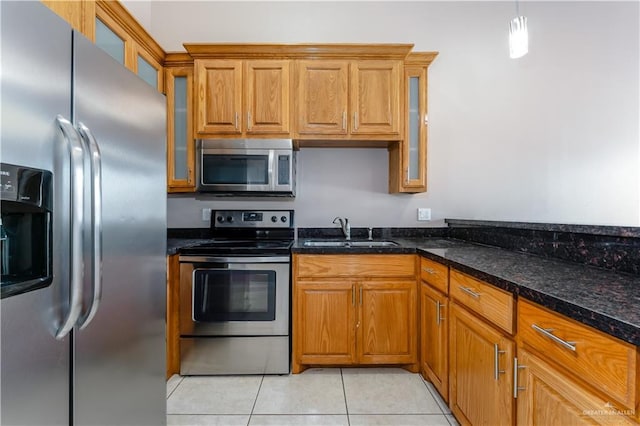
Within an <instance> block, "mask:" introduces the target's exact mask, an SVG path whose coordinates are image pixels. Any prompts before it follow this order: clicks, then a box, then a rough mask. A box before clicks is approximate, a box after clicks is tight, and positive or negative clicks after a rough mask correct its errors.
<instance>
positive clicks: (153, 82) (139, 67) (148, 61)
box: [133, 43, 164, 92]
mask: <svg viewBox="0 0 640 426" xmlns="http://www.w3.org/2000/svg"><path fill="white" fill-rule="evenodd" d="M133 52H134V56H135V59H134V61H133V67H134V68H133V71H134V72H135V73H136V74H137V75H138V76H139V77H140V78H141V79H142V80H144V81H145V82H147V84H149V85H150V86H151V87H153V88H155V89H156V90H158V91H159V92H162V89H163V87H164V84H163V81H162V78H163V73H162V65H161V64H159V63H158V62H157V61H156V60H155V59H153V58H152V57H151V55H150V54H149V53H147V51H145V50H144V49H143V48H142V47H141V46H139V45H138V44H137V43H134V44H133Z"/></svg>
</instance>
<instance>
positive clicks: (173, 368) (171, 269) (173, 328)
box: [166, 254, 180, 379]
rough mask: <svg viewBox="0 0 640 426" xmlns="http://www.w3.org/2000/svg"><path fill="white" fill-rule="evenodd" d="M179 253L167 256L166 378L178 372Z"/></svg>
mask: <svg viewBox="0 0 640 426" xmlns="http://www.w3.org/2000/svg"><path fill="white" fill-rule="evenodd" d="M179 257H180V255H178V254H174V255H171V256H169V257H167V330H166V333H167V335H166V339H167V379H168V378H169V377H171V376H172V375H174V374H179V373H180V262H179Z"/></svg>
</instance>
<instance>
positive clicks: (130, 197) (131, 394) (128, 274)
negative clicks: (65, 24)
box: [73, 34, 166, 426]
mask: <svg viewBox="0 0 640 426" xmlns="http://www.w3.org/2000/svg"><path fill="white" fill-rule="evenodd" d="M74 96H75V97H74V104H73V105H74V124H75V125H76V127H80V126H86V127H87V128H88V129H89V131H90V133H91V134H92V135H93V136H94V137H95V140H96V141H97V144H98V146H99V150H100V156H101V168H102V176H101V178H102V179H101V180H102V185H101V190H99V191H98V192H101V204H102V206H101V213H102V214H101V218H102V225H101V228H102V231H101V235H102V245H101V249H102V260H101V262H100V261H99V262H98V265H100V264H101V268H102V276H101V281H102V286H101V287H102V291H101V294H100V295H98V296H99V297H94V296H96V295H95V294H94V290H93V284H94V283H93V276H94V275H95V274H94V271H93V269H92V264H93V263H94V262H93V260H92V259H90V258H89V257H91V255H92V253H93V252H94V248H93V242H92V241H89V242H88V243H87V246H86V250H85V253H87V256H89V257H87V258H85V262H84V264H85V273H84V277H85V282H84V284H85V287H84V296H85V299H84V310H83V315H81V316H82V317H84V316H86V314H87V312H88V311H90V310H91V305H92V303H99V307H98V309H97V310H96V311H95V316H93V319H91V320H90V322H89V323H88V324H85V325H84V326H83V327H82V328H81V327H79V326H78V327H76V329H75V330H74V336H75V337H74V346H75V359H74V382H73V392H74V413H73V414H74V423H75V424H77V425H83V426H88V425H111V426H119V425H122V426H124V425H127V426H130V425H136V426H143V425H153V426H156V425H162V424H165V422H166V414H165V413H166V386H165V383H166V382H165V366H166V364H165V306H166V304H165V297H166V296H165V295H166V186H165V185H166V167H165V165H166V156H165V155H166V132H165V129H166V126H165V120H166V112H165V111H166V110H165V108H166V106H165V105H166V101H165V97H164V96H163V95H161V94H159V93H157V92H156V91H155V90H154V89H153V88H152V87H151V86H149V85H148V84H146V83H145V82H144V81H142V80H141V79H140V78H139V77H137V76H136V75H135V74H133V73H131V72H130V71H128V70H126V69H125V68H123V67H122V65H120V64H118V63H117V62H116V61H115V60H113V58H111V57H110V56H109V55H107V54H106V53H104V52H103V51H102V50H100V49H98V48H96V47H95V46H94V45H92V44H91V43H90V42H89V41H87V40H86V39H85V38H84V37H83V36H81V35H78V34H74ZM87 198H88V199H90V198H91V194H90V192H89V193H87ZM85 213H87V214H89V213H90V209H89V210H86V211H85ZM85 235H87V236H90V235H94V229H93V228H92V227H91V220H88V221H87V223H86V228H85ZM88 239H89V240H90V239H91V237H88ZM94 300H95V302H94Z"/></svg>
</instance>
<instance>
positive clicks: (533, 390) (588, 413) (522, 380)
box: [517, 348, 636, 426]
mask: <svg viewBox="0 0 640 426" xmlns="http://www.w3.org/2000/svg"><path fill="white" fill-rule="evenodd" d="M518 364H519V366H520V368H519V369H518V388H519V389H520V390H519V392H518V397H517V424H518V425H522V426H556V425H557V426H565V425H576V426H577V425H612V426H613V425H632V424H636V423H635V422H633V421H631V419H629V418H627V417H625V416H624V415H621V414H624V412H625V410H624V409H622V408H617V407H615V406H613V405H612V404H611V403H610V402H609V401H606V400H604V399H602V398H599V397H597V396H595V395H593V394H591V393H590V392H588V391H587V390H586V389H584V388H582V387H581V386H580V385H578V384H576V383H574V382H572V381H571V380H570V379H568V378H567V377H565V376H564V375H563V374H562V373H560V372H559V371H558V370H556V369H555V368H553V367H552V366H550V365H549V364H547V363H546V362H544V361H542V360H541V359H540V358H538V357H537V356H535V355H533V354H531V353H529V352H528V351H526V350H523V349H521V348H519V349H518ZM627 411H629V412H631V411H632V410H627Z"/></svg>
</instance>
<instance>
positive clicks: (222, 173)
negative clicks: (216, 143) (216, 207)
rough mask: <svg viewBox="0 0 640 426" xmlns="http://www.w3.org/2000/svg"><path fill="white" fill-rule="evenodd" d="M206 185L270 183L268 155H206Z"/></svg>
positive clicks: (203, 178) (204, 178) (204, 181)
mask: <svg viewBox="0 0 640 426" xmlns="http://www.w3.org/2000/svg"><path fill="white" fill-rule="evenodd" d="M202 161H203V165H202V183H203V184H205V185H207V184H208V185H268V184H269V156H268V155H211V154H209V155H204V156H203V159H202Z"/></svg>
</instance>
